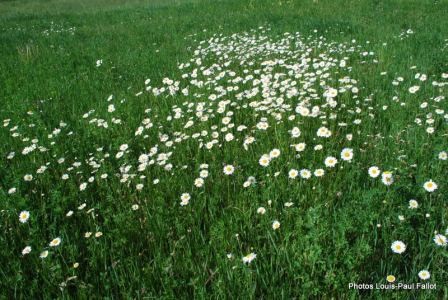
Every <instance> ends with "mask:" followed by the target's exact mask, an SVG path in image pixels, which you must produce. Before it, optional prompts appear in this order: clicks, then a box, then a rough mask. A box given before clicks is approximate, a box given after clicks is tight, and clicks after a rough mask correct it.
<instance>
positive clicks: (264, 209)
mask: <svg viewBox="0 0 448 300" xmlns="http://www.w3.org/2000/svg"><path fill="white" fill-rule="evenodd" d="M265 213H266V208H264V207H259V208H258V209H257V214H260V215H264V214H265Z"/></svg>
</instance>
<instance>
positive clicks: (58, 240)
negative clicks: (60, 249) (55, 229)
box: [49, 238, 61, 247]
mask: <svg viewBox="0 0 448 300" xmlns="http://www.w3.org/2000/svg"><path fill="white" fill-rule="evenodd" d="M60 244H61V238H55V239H53V240H52V241H51V242H50V244H49V245H50V247H56V246H59V245H60Z"/></svg>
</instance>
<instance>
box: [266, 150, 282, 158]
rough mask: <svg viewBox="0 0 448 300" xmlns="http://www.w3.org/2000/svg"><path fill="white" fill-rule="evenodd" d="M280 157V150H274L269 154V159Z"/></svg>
mask: <svg viewBox="0 0 448 300" xmlns="http://www.w3.org/2000/svg"><path fill="white" fill-rule="evenodd" d="M279 156H280V150H278V149H273V150H272V151H271V152H269V157H270V158H271V159H272V158H277V157H279Z"/></svg>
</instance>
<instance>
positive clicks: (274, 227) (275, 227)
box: [272, 220, 280, 230]
mask: <svg viewBox="0 0 448 300" xmlns="http://www.w3.org/2000/svg"><path fill="white" fill-rule="evenodd" d="M279 228H280V222H279V221H277V220H276V221H274V222H273V223H272V229H274V230H277V229H279Z"/></svg>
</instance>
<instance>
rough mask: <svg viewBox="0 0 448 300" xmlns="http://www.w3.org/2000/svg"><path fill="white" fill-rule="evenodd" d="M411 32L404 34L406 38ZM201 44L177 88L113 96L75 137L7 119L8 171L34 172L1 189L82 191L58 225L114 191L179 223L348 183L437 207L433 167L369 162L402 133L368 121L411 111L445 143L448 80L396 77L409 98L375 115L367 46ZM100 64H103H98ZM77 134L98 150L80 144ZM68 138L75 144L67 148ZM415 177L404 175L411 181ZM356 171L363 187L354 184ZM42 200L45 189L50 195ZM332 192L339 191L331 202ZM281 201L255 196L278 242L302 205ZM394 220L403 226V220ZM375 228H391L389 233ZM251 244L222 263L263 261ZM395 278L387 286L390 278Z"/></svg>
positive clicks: (400, 247)
mask: <svg viewBox="0 0 448 300" xmlns="http://www.w3.org/2000/svg"><path fill="white" fill-rule="evenodd" d="M411 34H413V32H412V31H409V30H408V31H406V32H405V33H402V34H401V35H400V38H405V37H407V36H409V35H411ZM196 42H197V45H198V46H197V48H195V49H193V50H192V57H191V58H190V59H189V60H188V61H185V62H182V63H180V64H179V65H178V70H179V72H180V73H181V75H180V76H178V78H168V77H167V78H164V79H163V80H162V81H161V83H159V84H156V83H153V82H152V80H151V79H147V80H146V81H145V82H144V83H142V86H141V89H138V90H135V91H133V95H131V96H130V97H127V99H128V100H127V99H124V98H123V99H121V97H117V96H115V95H110V96H108V97H105V100H104V101H103V102H102V105H100V108H98V107H96V108H95V109H93V108H92V109H90V110H88V111H86V112H85V113H84V114H83V115H82V116H80V120H81V121H80V122H82V124H83V125H84V127H85V132H82V133H81V132H76V131H73V130H72V129H71V128H73V127H74V126H73V125H72V124H70V123H69V122H64V121H60V122H59V123H58V124H56V126H54V127H53V128H50V129H47V128H46V127H45V129H44V128H43V127H42V126H40V125H39V124H37V125H36V124H35V123H30V124H24V123H21V122H20V120H16V121H15V120H13V119H12V118H9V119H5V120H3V128H4V130H7V131H9V134H10V136H11V139H12V140H13V141H14V142H13V143H11V145H14V146H15V147H16V148H15V149H11V150H10V151H9V152H8V153H7V154H6V157H5V159H6V160H7V161H8V164H9V165H10V166H11V167H15V166H20V165H21V164H28V167H27V168H19V170H20V171H17V172H15V174H19V173H20V174H19V175H17V177H14V178H13V177H11V178H10V179H8V180H7V181H6V182H5V184H4V188H5V194H7V195H9V197H15V196H17V197H20V196H30V195H31V196H32V195H34V194H38V193H41V191H42V190H44V189H42V186H43V185H46V186H52V185H55V186H56V185H57V186H64V189H65V191H66V192H67V193H72V194H73V193H76V195H77V196H76V201H73V202H71V203H70V204H69V205H68V206H64V209H65V211H63V212H62V213H60V215H56V216H54V217H55V218H71V217H72V216H73V215H75V214H78V215H81V214H82V215H87V216H88V217H89V218H91V219H92V220H96V219H97V214H96V210H97V208H95V207H96V205H97V204H98V203H99V202H101V201H102V200H99V199H101V198H102V197H106V195H111V194H113V193H116V195H125V198H126V197H127V198H128V199H125V200H123V201H129V202H130V203H129V206H128V208H129V210H130V211H132V212H134V213H137V212H139V211H141V208H143V207H144V206H145V205H146V202H144V201H136V199H142V198H145V197H146V196H151V195H156V194H157V193H159V194H163V195H164V197H165V198H166V199H165V202H166V203H169V204H170V208H169V209H172V210H176V211H180V212H179V213H180V214H181V213H187V212H192V211H193V210H194V209H199V208H200V207H201V205H203V202H204V201H205V200H204V195H207V194H210V193H213V191H214V190H216V189H218V190H219V195H218V196H217V197H219V198H220V199H221V200H222V201H223V202H222V203H221V202H220V203H221V204H222V205H230V204H225V203H224V200H225V201H232V199H233V198H235V197H238V195H241V194H242V193H245V192H246V191H250V192H253V193H260V194H261V193H262V192H261V191H262V190H263V189H266V190H267V189H269V188H271V189H273V190H275V189H291V191H294V192H295V193H297V194H298V193H299V191H305V190H307V189H309V190H314V189H316V187H318V186H320V187H322V186H324V187H325V184H326V185H327V186H333V184H334V182H335V181H336V180H340V181H343V182H344V183H343V184H342V185H343V186H346V187H349V186H351V185H359V184H361V183H360V182H362V184H364V183H365V184H366V185H368V186H369V187H372V188H375V189H378V190H381V191H382V192H384V193H385V194H387V193H389V192H393V189H394V188H395V187H396V186H405V185H408V183H409V182H410V180H415V181H416V184H415V186H418V188H415V189H414V187H413V189H412V191H413V192H414V195H415V196H413V197H412V198H411V199H406V201H405V202H403V203H401V204H397V207H402V208H406V209H407V210H409V211H413V212H415V211H419V210H422V209H426V210H428V211H424V212H422V218H423V219H425V218H429V217H430V216H429V214H430V213H429V210H430V207H429V205H427V204H425V205H421V202H427V201H431V200H434V201H441V198H440V197H441V195H440V190H442V189H444V188H445V187H444V182H443V181H442V180H441V179H442V178H443V174H437V173H435V172H434V173H433V172H431V169H430V168H429V167H428V170H425V169H419V168H418V165H416V164H417V162H413V161H412V160H410V159H409V156H408V155H406V154H397V156H399V158H400V159H398V160H396V161H395V160H392V161H388V160H383V159H382V157H381V155H383V154H382V153H378V155H376V156H374V157H376V158H375V159H371V156H369V155H371V154H372V153H371V151H380V150H378V149H376V148H375V145H376V143H377V142H378V141H384V140H388V141H390V142H394V141H395V139H397V138H398V140H400V139H404V137H403V136H404V135H405V133H399V135H398V137H397V136H389V134H388V132H378V129H377V128H376V127H375V126H372V124H374V123H375V122H376V121H377V119H379V118H381V116H382V115H383V114H386V113H389V111H391V110H394V109H404V108H403V107H406V108H408V107H409V109H410V115H411V116H410V119H409V127H408V128H407V129H409V130H411V129H412V130H413V131H412V132H417V133H418V134H419V135H422V136H424V137H425V138H427V139H428V141H430V140H431V139H433V138H436V137H438V138H440V137H441V136H442V135H443V136H446V123H447V120H448V113H447V111H446V110H445V109H446V108H444V107H446V99H445V94H446V91H445V89H444V88H445V86H446V85H447V84H448V80H447V78H448V75H447V74H446V73H443V74H440V75H437V76H436V75H431V76H430V75H427V74H423V73H422V72H418V71H417V70H416V68H412V70H413V71H414V72H415V74H413V76H412V77H411V78H407V79H405V78H406V77H405V76H404V75H403V76H400V75H396V76H394V78H392V79H391V87H392V88H394V89H396V90H397V91H400V93H399V95H405V96H404V98H403V99H401V98H400V97H399V96H396V97H394V98H393V99H390V101H389V105H383V104H382V105H379V104H377V103H379V102H378V101H377V100H376V98H375V95H374V94H372V92H371V91H368V90H366V89H365V88H364V87H363V85H362V84H361V83H360V82H359V81H358V80H357V79H356V78H355V76H354V75H353V74H354V72H353V70H354V69H355V68H356V67H355V66H357V65H369V66H371V67H372V68H374V69H375V70H377V68H378V65H379V64H380V61H379V60H378V58H377V56H376V54H375V52H374V51H372V50H371V49H369V47H370V43H359V42H357V41H355V40H352V41H348V42H333V41H328V40H327V39H326V38H325V37H323V36H319V35H318V34H317V32H314V33H313V34H311V35H308V36H305V35H302V34H301V33H289V32H286V33H284V34H282V35H281V36H278V37H273V34H271V33H270V30H269V29H268V28H263V27H260V28H258V29H257V30H253V31H250V32H245V33H239V34H233V35H230V36H226V35H223V34H215V35H213V36H212V37H210V38H209V39H207V40H202V41H196ZM102 64H103V61H102V60H98V61H97V63H96V65H97V66H101V65H102ZM381 72H384V71H381ZM378 73H379V72H378ZM382 74H383V73H382ZM378 75H379V74H378ZM430 78H431V80H430ZM430 81H431V82H430ZM423 89H431V90H432V94H433V96H432V97H429V98H425V99H422V98H419V93H420V92H421V91H422V90H423ZM403 93H404V94H403ZM444 93H445V94H444ZM397 94H398V93H397ZM129 99H132V100H129ZM132 101H143V102H144V103H145V105H146V107H145V108H144V109H142V110H141V111H140V115H139V116H138V120H137V122H135V121H131V120H129V116H128V115H127V114H126V109H127V105H129V102H131V103H132ZM161 107H163V108H165V110H161V109H160V108H161ZM27 114H28V115H29V116H30V117H32V116H33V115H34V114H37V113H36V112H33V111H29V112H27ZM82 134H85V135H87V136H88V138H89V141H90V143H88V144H87V143H84V144H82V143H80V142H79V141H80V140H81V139H82V137H81V136H82ZM400 134H401V135H400ZM445 140H446V139H445ZM63 142H64V143H65V144H66V146H65V147H63V148H58V145H59V144H61V143H63ZM432 151H433V152H434V153H433V155H434V163H440V164H445V163H446V160H447V152H446V151H447V150H446V149H432ZM403 165H404V166H403ZM31 166H33V167H31ZM445 166H446V164H445ZM23 170H26V171H23ZM406 170H409V174H404V172H405V171H406ZM445 170H446V169H445ZM419 172H421V174H419ZM358 173H359V174H360V175H359V177H357V178H358V179H357V180H354V179H353V178H354V176H355V175H352V174H358ZM406 175H409V176H410V177H411V179H409V178H408V177H409V176H408V177H407V176H406ZM357 176H358V175H357ZM324 183H325V184H324ZM117 186H118V187H117ZM50 189H51V188H50ZM344 194H345V191H344V192H338V193H337V195H338V196H340V195H344ZM46 195H47V194H46V192H43V197H44V198H45V197H46ZM92 195H95V197H97V198H95V197H91V196H92ZM114 195H115V194H114ZM333 196H334V197H336V194H335V195H329V197H333ZM291 197H294V195H291ZM84 199H89V201H90V202H89V201H87V200H84ZM84 201H86V202H84ZM117 201H118V200H117ZM120 201H121V200H120ZM279 201H282V200H278V199H276V200H272V199H269V200H268V199H259V200H257V201H254V202H253V203H251V204H250V206H252V208H251V209H253V211H255V212H256V215H257V217H261V218H268V219H269V220H268V223H266V225H265V229H266V230H269V231H274V232H275V233H279V232H282V230H284V228H285V226H283V224H284V221H283V219H282V218H283V214H282V211H283V210H287V209H293V207H294V205H295V204H296V203H297V202H296V203H294V201H296V200H294V199H292V200H291V199H287V201H286V202H284V203H282V205H280V206H281V209H280V210H279V209H276V208H275V207H276V202H279ZM11 203H13V201H11ZM87 203H89V204H87ZM28 205H29V207H24V208H23V209H16V211H15V213H16V216H17V222H18V223H21V224H23V225H24V224H26V223H28V224H29V223H33V222H32V221H33V214H34V210H37V209H38V207H36V205H32V204H31V203H28ZM248 205H249V204H248ZM13 207H14V206H13V205H11V208H10V209H11V210H14V208H13ZM32 207H34V210H33V208H32ZM441 213H443V212H441ZM398 219H399V220H400V221H402V220H405V219H406V217H405V216H404V215H399V216H398ZM403 222H404V221H403ZM93 224H94V225H92V229H90V230H89V231H87V232H83V233H82V235H83V238H84V239H89V238H91V237H95V238H100V237H101V236H102V235H103V232H102V231H100V225H99V223H96V221H95V222H93ZM32 225H33V224H31V225H30V226H32ZM440 226H442V223H440ZM374 227H375V229H379V228H382V230H387V229H386V228H384V226H382V224H381V223H378V224H377V225H376V226H374ZM389 229H390V230H394V229H393V228H389ZM73 230H75V228H74V229H73ZM447 230H448V229H444V228H440V229H438V230H437V231H436V232H430V233H427V234H428V235H430V236H431V240H432V241H433V242H432V243H433V245H431V246H434V249H435V251H446V246H447V238H446V236H447V234H448V232H447ZM104 234H105V235H107V232H105V233H104ZM392 235H393V236H395V238H396V239H395V240H390V239H389V240H387V241H385V243H386V244H388V246H387V251H392V252H393V253H396V254H400V255H406V254H407V253H408V251H409V248H410V247H411V246H410V245H408V243H409V241H406V240H405V238H404V237H401V236H400V235H399V231H394V233H393V234H392ZM406 238H409V236H406ZM416 238H418V236H416ZM424 238H426V237H424ZM24 243H25V242H24ZM64 243H65V240H64V237H58V236H57V235H56V236H55V237H52V238H51V239H50V240H49V241H45V243H41V244H40V245H39V247H40V248H39V253H40V254H39V256H40V258H42V259H44V258H46V257H47V256H48V254H49V251H52V248H55V247H64ZM389 245H390V249H389ZM48 247H49V248H48ZM242 248H243V249H245V250H243V251H241V250H239V252H238V254H233V253H228V254H227V257H228V258H229V259H233V258H234V257H235V255H238V256H239V257H242V258H241V259H240V260H239V263H240V264H241V263H244V264H250V263H251V262H253V261H254V260H255V259H256V258H257V257H263V253H259V252H258V251H257V249H254V248H253V247H252V245H250V244H249V243H247V244H245V245H244V246H243V247H242ZM233 251H235V252H236V251H237V250H236V249H235V250H233ZM32 254H33V248H32V246H31V245H27V244H26V243H25V244H24V245H23V250H22V251H21V252H20V253H17V255H22V256H25V255H32ZM425 263H426V264H425V265H422V266H421V268H422V271H421V272H420V273H418V276H419V277H420V278H421V279H423V280H426V279H428V278H429V277H430V275H429V271H428V270H427V264H429V263H430V262H425ZM422 264H423V263H422ZM389 276H391V277H388V279H387V280H388V281H390V280H392V279H393V280H395V279H394V278H395V277H394V276H393V275H389Z"/></svg>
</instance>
